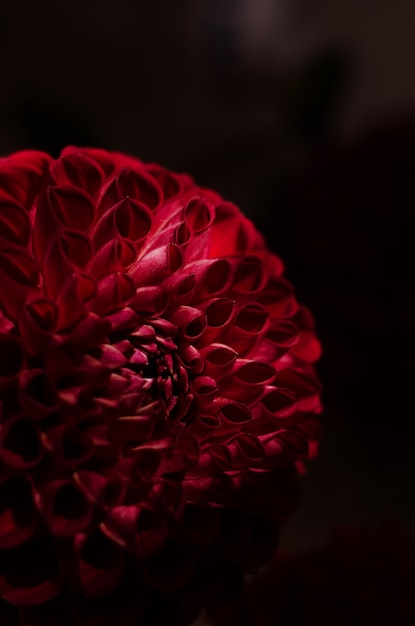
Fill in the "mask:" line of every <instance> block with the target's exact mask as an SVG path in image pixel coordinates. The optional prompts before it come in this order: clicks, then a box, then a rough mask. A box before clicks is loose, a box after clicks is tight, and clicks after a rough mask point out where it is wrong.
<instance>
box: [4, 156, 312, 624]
mask: <svg viewBox="0 0 415 626" xmlns="http://www.w3.org/2000/svg"><path fill="white" fill-rule="evenodd" d="M0 285H1V289H0V596H1V598H2V599H3V600H2V602H3V604H4V606H5V607H6V608H5V609H4V610H5V611H9V609H10V606H11V605H13V606H15V607H18V611H19V616H20V617H19V619H20V620H22V621H21V623H22V624H26V623H28V624H29V623H32V622H33V623H38V622H36V620H38V621H39V622H40V623H42V620H43V621H44V623H46V621H45V620H46V619H47V617H36V615H37V613H36V611H40V612H42V611H45V610H46V609H45V607H46V606H47V607H48V610H49V609H50V611H52V613H51V614H52V615H54V613H53V611H54V610H55V609H54V608H53V607H54V606H55V604H57V603H58V604H59V602H63V600H62V597H64V598H66V600H68V598H69V597H70V598H71V600H70V602H69V600H68V603H69V605H70V606H71V607H72V608H71V611H72V613H73V614H71V617H70V619H71V620H72V622H68V623H80V624H84V623H85V624H86V623H88V624H89V623H90V622H89V621H88V619H89V617H88V616H90V615H96V610H98V608H99V607H101V609H102V606H103V605H102V598H103V597H105V599H106V601H107V602H110V600H111V598H112V597H114V598H115V599H114V606H119V605H120V604H121V605H122V606H128V602H127V601H126V600H125V599H124V600H117V599H116V598H117V597H118V596H117V594H119V595H121V596H122V597H123V594H124V595H125V594H127V595H128V593H130V595H132V597H133V598H135V600H136V602H135V606H136V607H138V606H140V607H141V608H140V610H141V609H142V607H145V606H146V602H148V598H149V597H153V595H154V593H164V594H168V597H169V598H172V597H173V596H172V594H175V593H176V592H177V593H179V591H180V593H181V594H182V596H183V597H185V598H187V600H186V602H185V601H184V600H183V599H182V600H181V601H180V602H181V603H182V604H184V603H187V606H189V605H191V604H192V603H191V602H190V600H189V597H190V596H191V595H192V594H193V596H194V595H195V594H196V596H197V593H196V591H195V585H196V586H197V584H196V582H195V581H197V580H199V583H198V584H199V586H200V588H203V589H205V590H206V589H210V588H211V587H212V586H213V587H215V584H216V583H215V582H214V581H217V578H218V577H217V575H216V573H215V575H213V574H212V572H211V574H210V579H209V580H210V581H211V583H212V584H210V583H209V584H208V583H207V579H206V577H208V578H209V575H208V574H207V572H208V571H211V570H212V563H213V562H215V563H220V564H221V568H222V570H223V571H225V570H226V567H228V566H229V567H238V568H242V570H248V571H249V570H252V569H255V568H256V567H257V566H258V565H259V564H260V563H262V562H263V561H264V560H266V559H267V558H268V557H269V556H270V551H271V550H272V548H273V547H275V542H276V532H277V528H278V525H279V524H281V523H282V522H284V521H285V519H286V518H287V516H288V515H289V513H290V512H291V511H292V509H293V508H294V507H295V505H296V502H297V499H298V487H297V482H296V476H297V474H298V472H299V471H301V469H302V467H303V463H304V461H305V460H306V459H308V458H310V457H311V456H313V454H314V453H315V450H316V445H317V442H318V439H319V434H320V428H319V421H318V419H317V418H316V416H317V415H318V413H319V412H320V410H321V409H320V385H319V382H318V380H317V378H316V375H315V371H314V368H313V362H314V361H315V360H316V359H317V358H318V356H319V350H320V348H319V343H318V341H317V339H316V337H315V334H314V330H313V320H312V317H311V315H310V313H309V312H308V311H307V309H305V308H304V307H302V306H300V305H299V304H298V303H297V301H296V298H295V294H294V291H293V288H292V286H291V285H290V283H289V282H288V281H287V280H286V279H285V278H284V277H283V265H282V263H281V261H280V260H279V259H278V258H277V257H276V256H274V255H273V254H272V253H270V252H269V251H268V249H267V247H266V245H265V243H264V240H263V238H262V236H261V235H260V234H259V233H258V232H257V231H256V230H255V228H254V226H253V224H252V223H251V222H250V221H249V220H248V219H247V218H245V217H244V216H243V215H242V214H241V213H240V211H239V210H238V208H237V207H235V206H234V205H233V204H231V203H229V202H225V201H224V200H223V199H222V198H221V197H220V196H219V195H218V194H217V193H215V192H213V191H211V190H207V189H202V188H200V187H198V186H197V185H196V184H195V183H194V182H193V181H192V180H191V178H190V177H189V176H187V175H184V174H172V173H171V172H169V171H167V170H165V169H164V168H162V167H160V166H158V165H154V164H144V163H142V162H140V161H138V160H136V159H134V158H132V157H128V156H126V155H122V154H118V153H109V152H106V151H103V150H99V149H78V148H73V147H69V148H67V149H65V150H64V151H63V152H62V154H61V156H60V157H59V158H58V159H56V160H53V159H52V158H51V157H49V156H48V155H46V154H43V153H39V152H20V153H17V154H14V155H11V156H10V157H8V158H5V159H1V160H0ZM23 563H24V566H23V565H22V564H23ZM225 564H226V567H225ZM209 568H210V569H209ZM213 569H214V571H215V572H217V571H218V568H216V569H215V568H213ZM219 569H220V568H219ZM212 571H213V570H212ZM198 572H199V574H198ZM201 572H203V575H202V574H201ZM203 577H205V578H203ZM202 579H203V584H202V583H201V582H200V581H201V580H202ZM126 580H128V581H129V583H128V585H126V583H125V581H126ZM131 581H135V583H134V584H133V582H131ZM127 588H128V589H129V590H130V591H128V592H127V591H126V589H127ZM137 589H140V590H141V592H142V595H143V596H146V597H145V598H144V597H143V598H138V596H139V595H140V594H138V592H137ZM200 593H201V592H200ZM111 594H112V595H111ZM152 594H153V595H152ZM183 594H184V595H183ZM186 594H187V595H186ZM199 595H200V594H199ZM193 596H192V597H193ZM204 601H205V600H203V602H204ZM180 602H179V604H180ZM94 603H95V604H94ZM2 606H3V605H0V613H1V610H3V609H2ZM59 606H60V605H59ZM51 607H52V608H51ZM73 607H75V608H73ZM91 607H92V608H91ZM94 607H95V608H94ZM97 607H98V608H97ZM16 610H17V609H16ZM137 610H138V609H137ZM142 610H144V611H145V609H142ZM33 612H34V613H33ZM133 613H134V611H133ZM32 614H33V615H35V617H32V618H31V617H30V615H32ZM109 614H110V610H109V608H108V607H107V608H106V609H105V610H102V611H101V617H102V620H104V619H105V615H109ZM39 615H40V613H39ZM42 615H43V613H42ZM45 615H46V613H45ZM137 615H138V614H136V613H134V615H133V617H132V618H131V620H133V621H131V623H135V622H134V619H138V616H137ZM25 616H26V617H25ZM28 616H29V617H28ZM30 619H32V622H30ZM50 619H52V618H50ZM68 619H69V618H68ZM91 619H92V618H91ZM94 619H95V618H94ZM100 619H101V618H100ZM25 620H26V621H25ZM51 623H53V619H52V622H51ZM95 623H96V624H101V623H104V622H103V621H102V622H101V621H99V619H98V618H97V619H96V621H95V622H94V621H91V624H95ZM125 623H126V624H127V623H130V622H128V621H127V618H125Z"/></svg>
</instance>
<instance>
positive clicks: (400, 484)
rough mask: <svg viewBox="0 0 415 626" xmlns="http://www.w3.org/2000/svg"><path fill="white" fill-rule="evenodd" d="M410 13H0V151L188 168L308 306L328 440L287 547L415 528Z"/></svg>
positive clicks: (358, 9)
mask: <svg viewBox="0 0 415 626" xmlns="http://www.w3.org/2000/svg"><path fill="white" fill-rule="evenodd" d="M267 10H268V14H267V13H266V11H267ZM249 11H250V13H249ZM414 23H415V5H414V3H413V2H412V0H407V1H405V0H398V1H396V2H393V3H391V2H388V0H382V1H381V0H376V2H375V1H374V0H367V1H366V2H351V1H350V0H337V1H336V2H332V1H331V2H329V1H328V0H314V1H312V2H302V1H301V0H296V1H292V2H288V1H284V0H279V1H278V0H275V1H273V0H268V1H266V0H261V1H260V0H257V1H255V2H247V1H246V0H240V1H239V2H238V1H237V0H187V1H184V0H174V1H171V0H164V1H162V0H153V1H152V2H140V1H136V2H130V1H128V0H118V1H117V2H114V1H109V0H73V1H72V2H70V3H68V2H65V3H63V2H59V1H56V0H54V1H53V2H52V0H50V1H39V2H32V1H31V0H26V1H24V0H20V1H19V0H13V1H12V0H2V2H1V6H0V63H1V74H0V90H1V98H0V154H2V155H5V154H7V153H9V152H13V151H16V150H19V149H23V148H37V149H42V150H45V151H48V152H51V153H52V154H53V155H55V156H56V155H58V153H59V151H60V149H61V148H62V147H63V146H64V145H66V144H77V145H98V146H102V147H105V148H107V149H117V150H122V151H126V152H130V153H131V154H134V155H136V156H138V157H140V158H142V159H143V160H148V161H156V162H159V163H162V164H163V165H165V166H167V167H169V168H171V169H173V170H185V171H188V172H189V173H191V174H192V175H193V177H194V178H195V179H196V180H197V181H198V182H200V183H201V184H203V185H206V186H211V187H214V188H216V189H217V190H218V191H220V192H221V193H222V194H223V195H224V196H225V197H226V198H228V199H231V200H233V201H235V202H236V203H237V204H238V205H239V206H240V207H241V209H242V210H243V211H244V212H245V213H246V214H247V215H249V216H250V217H251V218H252V219H253V220H254V221H255V223H256V224H257V226H258V228H260V229H261V230H262V231H263V232H264V233H265V234H266V237H267V239H268V242H269V245H270V246H271V247H272V249H273V250H274V251H275V252H277V254H279V255H281V256H282V258H283V259H284V261H285V264H286V274H287V276H288V278H289V279H290V280H291V281H292V282H293V283H294V284H295V286H296V289H297V293H298V298H299V299H300V300H301V301H302V302H303V303H305V304H307V305H308V306H309V307H310V308H311V309H312V310H313V312H314V313H315V317H316V323H317V329H318V333H319V336H320V338H321V340H322V342H323V346H324V356H323V358H322V360H321V363H320V364H319V371H320V375H321V378H322V380H323V383H324V404H325V413H324V418H323V419H324V423H325V437H324V441H323V444H322V448H321V454H320V457H319V459H318V460H317V461H316V462H315V463H314V464H313V465H312V466H311V467H310V471H309V473H308V476H307V477H306V478H305V480H304V498H303V503H302V505H301V507H300V509H299V510H298V512H297V513H296V514H295V515H294V517H293V519H292V523H291V524H290V526H289V527H288V528H287V530H286V531H285V532H284V534H283V539H282V541H283V545H284V546H286V547H288V548H290V549H301V548H303V547H307V546H311V545H314V544H315V543H318V542H320V541H323V540H324V538H325V537H326V536H327V533H328V532H329V531H330V529H331V527H332V526H333V525H335V524H338V523H346V522H347V523H348V522H352V523H359V524H369V525H372V524H373V525H379V524H381V523H382V521H383V520H385V519H390V518H392V519H396V520H398V521H400V522H402V523H403V524H404V525H405V526H406V527H408V528H411V526H412V525H413V522H414V517H415V507H414V495H413V492H414V489H413V485H414V478H415V461H414V454H413V447H414V439H413V432H414V430H413V427H412V422H413V420H414V417H415V412H414V410H413V395H414V390H415V386H414V382H413V379H414V368H413V361H414V349H415V345H414V335H415V333H414V324H415V322H414V319H415V318H414V313H415V302H414V279H413V269H412V267H413V263H412V256H413V253H414V245H413V239H414V200H415V191H414V184H415V180H414V166H415V115H414V102H415V82H414V79H413V61H414V57H415V43H414V40H413V37H412V33H413V25H414Z"/></svg>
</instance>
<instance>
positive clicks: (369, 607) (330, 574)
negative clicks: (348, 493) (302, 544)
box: [214, 524, 415, 626]
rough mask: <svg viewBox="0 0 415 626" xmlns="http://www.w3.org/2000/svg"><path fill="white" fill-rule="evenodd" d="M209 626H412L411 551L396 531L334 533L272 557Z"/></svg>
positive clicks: (414, 549) (414, 555)
mask: <svg viewBox="0 0 415 626" xmlns="http://www.w3.org/2000/svg"><path fill="white" fill-rule="evenodd" d="M214 623H215V624H217V625H219V624H220V625H222V624H223V625H224V626H225V624H226V626H227V625H228V624H232V625H233V626H242V625H246V624H249V625H250V626H276V625H277V624H278V626H303V625H304V624H308V625H309V626H333V624H336V626H350V625H351V624H353V625H355V626H372V625H374V624H376V626H390V625H391V624H393V625H394V626H411V625H412V624H414V623H415V544H414V542H413V540H412V539H411V538H410V537H409V536H408V535H407V534H406V532H405V531H404V530H403V529H402V528H400V527H399V526H398V525H397V524H385V525H384V526H383V527H382V528H378V529H369V528H359V527H357V528H355V527H342V528H337V529H336V530H335V531H334V532H333V533H332V535H331V537H330V539H329V541H328V542H327V544H325V545H323V546H320V547H317V548H313V549H311V550H309V551H307V552H304V553H298V554H282V553H279V554H277V555H276V556H275V558H274V560H273V561H272V563H271V564H270V565H268V566H267V567H266V568H264V570H263V571H262V572H261V573H260V574H259V575H258V576H256V577H254V578H253V579H251V581H250V582H248V583H247V585H246V586H245V588H244V591H243V594H241V596H240V598H239V600H236V601H235V600H234V601H233V602H231V603H229V605H228V606H227V607H226V610H225V609H224V607H223V606H222V607H220V608H219V611H218V612H217V613H216V615H215V622H214Z"/></svg>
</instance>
